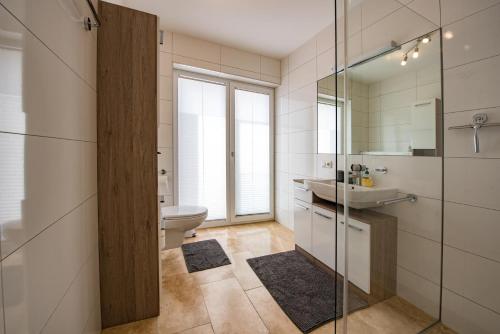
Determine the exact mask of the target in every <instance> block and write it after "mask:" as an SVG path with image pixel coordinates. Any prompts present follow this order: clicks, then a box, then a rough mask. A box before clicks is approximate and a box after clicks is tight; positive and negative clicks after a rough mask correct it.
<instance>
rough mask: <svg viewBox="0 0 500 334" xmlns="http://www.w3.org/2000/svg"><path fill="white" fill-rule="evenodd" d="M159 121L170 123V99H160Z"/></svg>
mask: <svg viewBox="0 0 500 334" xmlns="http://www.w3.org/2000/svg"><path fill="white" fill-rule="evenodd" d="M158 108H159V113H160V123H165V124H172V101H167V100H160V101H159V103H158Z"/></svg>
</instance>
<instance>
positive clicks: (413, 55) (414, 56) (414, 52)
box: [411, 46, 418, 59]
mask: <svg viewBox="0 0 500 334" xmlns="http://www.w3.org/2000/svg"><path fill="white" fill-rule="evenodd" d="M411 56H412V57H413V59H417V58H418V46H417V47H415V50H414V51H413V54H412V55H411Z"/></svg>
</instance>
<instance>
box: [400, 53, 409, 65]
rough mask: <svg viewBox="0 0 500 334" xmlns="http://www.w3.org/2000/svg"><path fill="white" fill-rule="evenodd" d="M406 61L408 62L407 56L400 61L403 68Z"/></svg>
mask: <svg viewBox="0 0 500 334" xmlns="http://www.w3.org/2000/svg"><path fill="white" fill-rule="evenodd" d="M407 61H408V56H407V55H405V56H404V58H403V60H401V66H405V65H406V63H407Z"/></svg>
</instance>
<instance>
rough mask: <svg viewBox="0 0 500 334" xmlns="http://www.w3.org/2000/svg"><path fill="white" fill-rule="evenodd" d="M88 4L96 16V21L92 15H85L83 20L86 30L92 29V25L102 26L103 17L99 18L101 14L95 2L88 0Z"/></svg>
mask: <svg viewBox="0 0 500 334" xmlns="http://www.w3.org/2000/svg"><path fill="white" fill-rule="evenodd" d="M87 5H89V8H90V11H91V12H92V16H94V21H95V22H92V20H91V19H90V17H88V16H87V17H85V18H84V20H83V25H84V27H85V30H88V31H90V30H92V27H95V28H99V27H100V26H101V19H100V18H99V14H97V11H96V10H95V7H94V4H93V3H92V0H87Z"/></svg>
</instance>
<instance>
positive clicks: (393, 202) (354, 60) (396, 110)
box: [312, 1, 444, 333]
mask: <svg viewBox="0 0 500 334" xmlns="http://www.w3.org/2000/svg"><path fill="white" fill-rule="evenodd" d="M335 7H336V13H335V24H336V29H335V36H334V38H335V45H336V46H337V47H336V48H335V60H334V64H335V66H334V69H333V74H332V75H330V76H328V77H325V78H322V79H320V80H319V81H318V83H317V94H318V97H317V153H318V156H319V157H320V158H321V157H322V158H323V159H324V160H325V161H327V160H328V159H331V160H332V162H333V163H332V166H333V168H334V173H332V175H334V176H335V180H334V181H333V180H330V181H324V180H322V181H318V182H315V183H314V184H313V188H312V190H313V192H314V193H315V195H316V196H317V197H316V199H317V202H318V204H319V205H325V207H326V206H327V205H329V206H330V207H329V209H330V210H331V211H335V228H334V231H333V230H332V233H333V237H332V238H331V241H330V242H331V243H332V244H333V245H334V247H332V249H334V250H333V251H330V252H327V253H325V254H327V257H328V259H326V258H325V259H324V260H323V262H325V263H330V267H331V268H332V269H333V270H334V271H335V273H336V279H337V280H340V281H341V282H342V283H343V284H341V285H339V284H336V286H337V287H338V286H343V288H342V291H337V293H340V294H342V293H343V302H342V305H336V307H337V308H342V310H344V313H343V314H344V316H343V317H340V318H338V319H336V320H335V332H336V333H346V332H347V333H349V332H353V333H358V332H363V333H364V332H379V331H382V332H398V333H419V332H422V331H425V330H426V329H428V328H430V327H432V326H434V325H435V324H436V323H438V322H439V321H440V318H441V294H442V292H441V291H442V254H443V189H444V184H443V113H442V109H443V108H442V104H443V99H442V54H441V53H442V52H441V49H442V47H441V31H440V30H439V29H437V30H436V29H434V30H430V31H425V32H424V33H423V34H422V35H419V36H418V37H416V38H413V39H411V40H404V41H397V42H394V41H392V40H391V39H388V40H387V43H386V47H383V48H381V49H376V50H368V49H367V50H365V49H363V50H362V52H361V55H360V56H359V57H352V56H351V53H352V52H351V50H352V49H351V48H352V47H353V46H352V45H351V44H352V43H355V42H353V41H354V40H355V38H356V36H355V35H352V34H351V33H350V31H349V29H350V27H351V22H350V14H351V10H350V7H349V5H347V6H346V7H344V6H343V1H336V6H335ZM387 35H390V34H387ZM389 38H390V37H389ZM344 41H347V42H346V43H344ZM344 59H347V61H346V63H347V64H348V65H347V66H344V64H343V63H344V61H343V60H344ZM313 212H314V211H313ZM314 213H315V212H314ZM319 214H320V213H318V215H319ZM313 216H314V215H313ZM314 219H315V218H314V217H313V223H314ZM317 219H318V221H319V222H320V219H321V217H318V218H317ZM313 240H314V236H313ZM352 296H356V297H361V298H362V299H363V300H365V301H366V302H367V304H368V305H367V306H366V307H364V308H361V307H356V305H352V303H353V302H352V301H353V298H351V297H352ZM345 310H349V311H348V312H345ZM346 313H348V315H347V316H346Z"/></svg>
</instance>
